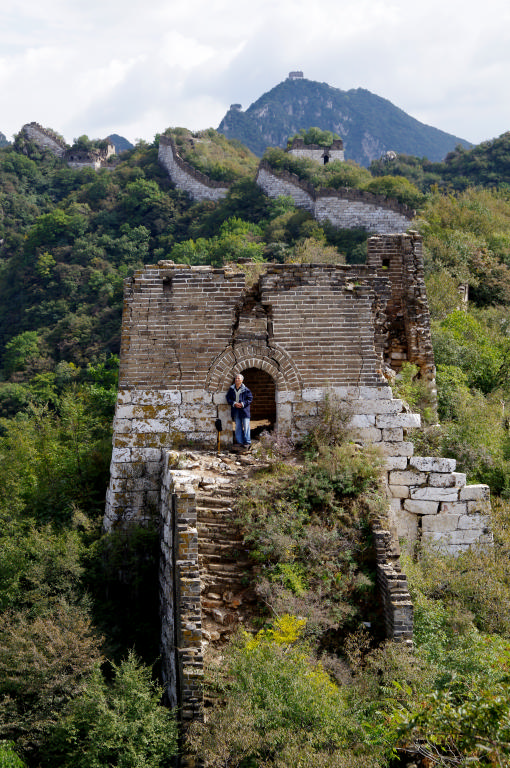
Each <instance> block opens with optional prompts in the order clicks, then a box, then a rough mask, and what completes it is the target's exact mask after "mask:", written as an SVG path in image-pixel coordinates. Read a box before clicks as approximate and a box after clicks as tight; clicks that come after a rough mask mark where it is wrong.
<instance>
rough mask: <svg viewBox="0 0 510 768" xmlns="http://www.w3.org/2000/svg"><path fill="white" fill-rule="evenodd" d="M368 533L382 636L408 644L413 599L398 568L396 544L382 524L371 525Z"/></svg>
mask: <svg viewBox="0 0 510 768" xmlns="http://www.w3.org/2000/svg"><path fill="white" fill-rule="evenodd" d="M372 533H373V536H374V547H375V554H376V564H377V584H378V586H379V591H380V595H381V599H382V603H383V611H384V622H385V629H386V637H387V638H388V639H390V640H398V641H400V642H405V643H406V644H407V645H411V644H412V641H413V629H414V626H413V625H414V616H413V602H412V599H411V595H410V593H409V586H408V583H407V576H406V575H405V574H404V573H402V571H401V568H400V556H399V555H400V550H399V548H398V544H397V542H396V541H395V539H394V537H393V536H392V534H391V532H390V531H389V530H386V528H385V527H374V528H373V530H372Z"/></svg>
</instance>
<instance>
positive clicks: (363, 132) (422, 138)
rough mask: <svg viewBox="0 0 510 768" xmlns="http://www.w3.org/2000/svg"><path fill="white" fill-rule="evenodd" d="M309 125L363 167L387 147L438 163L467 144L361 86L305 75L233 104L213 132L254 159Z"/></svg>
mask: <svg viewBox="0 0 510 768" xmlns="http://www.w3.org/2000/svg"><path fill="white" fill-rule="evenodd" d="M312 125H313V126H317V127H319V128H321V129H322V130H329V131H332V132H333V133H337V134H338V135H339V136H340V138H341V139H342V140H343V142H344V149H345V157H346V159H348V160H354V161H356V162H357V163H359V164H360V165H364V166H367V165H369V164H370V163H371V162H372V160H375V159H378V158H380V157H381V155H383V154H384V153H385V152H388V151H394V152H397V153H405V154H409V155H417V156H418V157H427V158H429V160H436V161H438V160H442V159H443V158H444V157H445V155H446V154H447V153H448V152H450V151H452V150H453V149H454V148H455V147H456V145H457V144H460V145H462V146H465V147H468V146H470V144H469V142H467V141H465V140H464V139H461V138H459V137H457V136H452V135H451V134H448V133H445V132H444V131H441V130H439V129H437V128H433V127H431V126H428V125H424V124H423V123H420V122H419V121H418V120H415V119H414V118H413V117H410V116H409V115H407V114H406V113H405V112H404V111H403V110H401V109H399V108H398V107H396V106H394V105H393V104H392V103H391V102H390V101H388V100H387V99H384V98H381V97H380V96H377V95H375V94H373V93H370V91H367V90H365V89H363V88H356V89H351V90H349V91H342V90H340V89H339V88H333V87H332V86H330V85H327V83H319V82H317V81H314V80H307V79H290V78H288V79H286V80H284V81H283V82H282V83H279V84H278V85H276V86H275V87H274V88H272V89H271V90H270V91H268V92H267V93H265V94H263V95H262V96H260V97H259V98H258V99H257V100H256V101H255V102H253V104H251V105H250V106H249V107H248V109H246V110H245V111H244V112H243V111H241V110H240V109H239V108H238V107H237V106H236V105H233V107H231V108H230V110H229V111H228V112H227V113H226V115H225V116H224V118H223V119H222V121H221V123H220V125H219V127H218V131H219V132H220V133H224V134H225V136H227V137H228V138H232V139H238V140H239V141H241V142H242V143H243V144H245V145H246V146H247V147H249V148H250V149H251V150H252V152H254V153H255V154H256V155H258V156H259V157H260V156H261V155H262V154H263V153H264V151H265V150H266V148H267V147H285V146H286V144H287V139H288V138H289V136H291V135H293V134H295V133H297V132H298V131H299V130H300V129H301V128H305V129H307V128H309V127H310V126H312Z"/></svg>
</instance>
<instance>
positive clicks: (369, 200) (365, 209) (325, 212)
mask: <svg viewBox="0 0 510 768" xmlns="http://www.w3.org/2000/svg"><path fill="white" fill-rule="evenodd" d="M295 144H296V142H294V145H295ZM325 151H327V152H329V154H330V155H332V159H340V158H339V157H338V158H336V157H335V154H337V155H340V154H341V156H342V158H343V149H342V150H340V149H331V150H329V149H328V150H325V149H324V148H322V149H320V150H318V149H317V148H316V147H315V145H312V146H311V147H310V148H308V147H306V148H305V147H304V146H301V144H299V146H298V148H297V149H295V150H293V149H291V150H290V152H295V153H297V154H298V156H300V157H304V156H309V157H311V158H312V159H315V160H320V159H322V158H323V157H324V153H325ZM316 155H317V157H316ZM158 159H159V162H160V164H161V165H162V166H163V168H164V169H165V170H166V171H167V173H168V175H169V176H170V178H171V180H172V181H173V183H174V184H175V186H176V187H177V188H178V189H182V190H184V192H187V193H188V195H189V196H190V197H191V198H192V199H193V200H196V201H201V200H213V201H215V202H217V201H218V200H221V199H222V198H223V197H225V196H226V195H227V193H228V189H229V188H228V186H227V185H226V184H222V183H221V182H216V181H212V180H211V179H209V178H208V177H207V176H205V175H204V174H203V173H200V172H199V171H197V170H196V169H195V168H193V166H192V165H190V164H189V163H187V162H186V161H185V160H183V159H182V157H180V155H179V153H178V152H177V149H176V147H175V144H174V142H173V140H172V138H171V137H169V136H161V137H160V140H159V151H158ZM256 183H257V184H258V185H259V187H260V188H261V189H262V191H263V192H264V194H266V195H268V197H279V196H280V195H284V196H289V197H292V199H293V200H294V203H295V205H296V206H298V208H304V209H305V210H307V211H309V212H310V213H311V214H312V216H313V217H314V218H316V219H317V221H319V222H321V223H323V222H325V221H326V220H329V221H330V222H331V224H332V225H333V226H334V227H339V228H342V229H352V228H357V227H359V228H363V229H366V231H367V232H370V233H377V234H391V233H392V232H403V231H405V230H406V229H408V227H409V226H410V224H411V221H412V219H413V217H414V213H415V212H414V211H413V210H412V209H411V208H409V207H408V206H406V205H402V204H400V203H398V202H397V201H395V200H389V199H388V198H385V197H383V196H382V195H374V194H372V193H370V192H364V191H361V190H357V189H342V190H336V189H325V188H321V189H315V188H314V187H313V186H312V185H311V184H308V183H306V182H303V181H301V180H300V179H298V177H297V176H296V175H295V174H292V173H288V172H286V171H275V170H274V169H273V168H271V166H270V165H269V163H268V162H266V161H265V160H262V161H261V162H260V164H259V168H258V171H257V175H256Z"/></svg>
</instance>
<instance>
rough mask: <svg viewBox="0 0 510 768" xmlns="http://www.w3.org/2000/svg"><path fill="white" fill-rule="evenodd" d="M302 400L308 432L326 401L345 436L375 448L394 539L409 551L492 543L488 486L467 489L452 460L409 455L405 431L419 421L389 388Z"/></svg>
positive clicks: (314, 394) (315, 393) (341, 390)
mask: <svg viewBox="0 0 510 768" xmlns="http://www.w3.org/2000/svg"><path fill="white" fill-rule="evenodd" d="M302 396H303V400H305V399H306V402H307V403H308V410H309V416H308V428H310V426H312V425H313V423H314V421H315V419H316V418H317V416H318V415H319V414H320V410H321V404H322V402H323V401H324V398H325V397H330V398H333V399H334V401H335V402H336V403H337V404H338V405H339V407H340V409H341V410H343V411H344V412H345V413H348V414H350V418H349V422H348V427H349V430H350V437H351V438H352V439H353V440H354V441H356V442H359V443H360V444H362V445H365V444H366V445H373V446H375V447H376V448H378V449H379V451H380V453H381V455H382V456H383V457H384V468H385V469H384V471H385V482H386V487H387V490H388V496H389V498H390V500H391V508H390V523H391V525H392V527H393V531H394V535H395V539H398V538H399V537H402V538H405V539H406V540H407V542H408V543H409V545H410V546H411V547H413V546H414V545H415V544H416V543H418V542H420V541H424V542H425V541H426V542H436V543H438V544H440V545H441V546H442V547H443V548H444V549H445V550H446V551H448V552H451V553H452V554H458V553H459V552H461V551H463V550H465V549H468V548H469V547H470V546H473V545H474V544H478V545H488V544H490V543H491V542H492V535H491V532H490V491H489V486H487V485H466V475H465V474H463V473H459V472H455V467H456V463H455V460H454V459H443V458H436V457H423V456H414V445H413V443H412V442H410V441H409V440H408V439H407V432H408V430H410V429H417V428H419V427H420V416H419V415H418V414H416V413H409V411H408V408H407V406H406V405H405V403H404V402H403V401H402V400H400V399H398V398H394V397H393V394H392V391H391V388H390V387H389V386H379V387H359V388H356V387H331V388H329V389H328V388H326V387H324V388H320V387H317V388H315V389H311V390H307V391H303V393H302ZM303 426H306V424H303Z"/></svg>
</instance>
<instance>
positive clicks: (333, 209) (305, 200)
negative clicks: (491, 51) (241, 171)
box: [256, 160, 415, 234]
mask: <svg viewBox="0 0 510 768" xmlns="http://www.w3.org/2000/svg"><path fill="white" fill-rule="evenodd" d="M256 181H257V184H258V185H259V187H260V188H261V189H262V190H263V191H264V193H265V194H266V195H267V196H268V197H278V196H279V195H290V197H292V198H293V200H294V202H295V204H296V205H297V206H298V207H300V208H305V209H306V210H307V211H309V212H310V213H311V214H312V216H313V217H314V218H315V219H317V221H319V222H321V223H322V222H324V221H330V222H331V224H332V225H333V226H334V227H338V228H339V229H354V228H357V227H361V228H363V229H366V230H367V232H374V233H380V234H391V233H393V232H405V230H406V229H408V227H409V226H410V224H411V221H412V219H413V218H414V215H415V211H414V210H412V209H411V208H409V207H408V206H406V205H402V204H400V203H397V202H396V201H395V200H388V199H387V198H385V197H383V195H374V194H372V193H371V192H364V191H362V190H359V189H347V188H345V189H342V190H337V189H328V188H325V187H322V188H321V189H315V188H314V186H313V185H312V184H309V183H307V182H305V181H301V180H300V179H299V178H298V177H297V176H296V175H295V174H294V173H289V172H288V171H275V170H273V169H272V168H271V166H270V165H269V163H267V162H266V161H265V160H262V161H261V163H260V165H259V170H258V172H257V179H256Z"/></svg>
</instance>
